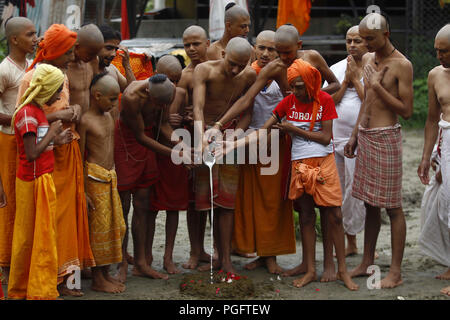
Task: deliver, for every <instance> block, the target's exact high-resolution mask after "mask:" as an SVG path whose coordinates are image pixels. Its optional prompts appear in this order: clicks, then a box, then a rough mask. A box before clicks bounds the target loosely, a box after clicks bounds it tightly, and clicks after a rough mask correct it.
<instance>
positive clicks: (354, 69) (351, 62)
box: [324, 25, 367, 256]
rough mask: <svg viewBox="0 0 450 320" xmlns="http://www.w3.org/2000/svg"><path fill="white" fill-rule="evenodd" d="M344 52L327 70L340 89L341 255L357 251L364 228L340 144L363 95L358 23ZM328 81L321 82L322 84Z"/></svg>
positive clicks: (350, 162) (349, 163)
mask: <svg viewBox="0 0 450 320" xmlns="http://www.w3.org/2000/svg"><path fill="white" fill-rule="evenodd" d="M345 42H346V48H347V53H348V54H349V55H348V56H347V57H346V58H345V59H344V60H341V61H339V62H338V63H336V64H334V65H332V66H331V68H330V69H331V71H333V73H334V75H335V76H336V77H337V79H338V81H339V82H340V84H341V87H340V89H339V90H338V91H337V92H335V93H334V94H332V95H331V96H332V98H333V100H334V103H335V104H336V111H337V113H338V118H337V119H335V120H334V121H333V141H334V147H335V157H336V166H337V169H338V172H339V178H340V181H341V189H342V191H343V192H342V216H343V224H344V231H345V234H346V237H347V248H346V250H345V255H346V256H348V255H353V254H357V253H358V248H357V246H356V234H357V233H359V232H361V231H362V230H363V229H364V219H365V215H366V213H365V208H364V203H363V202H362V201H361V200H359V199H355V198H353V196H352V184H353V175H354V172H355V159H351V158H346V157H345V156H344V146H345V145H346V143H347V141H348V139H349V138H350V136H351V134H352V131H353V128H354V127H355V124H356V120H357V119H358V114H359V110H360V107H361V101H362V100H363V99H364V83H363V80H362V78H363V68H362V57H363V55H364V54H366V52H367V48H366V44H365V42H364V40H363V39H362V38H361V36H360V35H359V27H358V26H357V25H356V26H353V27H351V28H349V29H348V30H347V33H346V36H345ZM327 84H328V83H327V82H325V84H324V86H326V85H327Z"/></svg>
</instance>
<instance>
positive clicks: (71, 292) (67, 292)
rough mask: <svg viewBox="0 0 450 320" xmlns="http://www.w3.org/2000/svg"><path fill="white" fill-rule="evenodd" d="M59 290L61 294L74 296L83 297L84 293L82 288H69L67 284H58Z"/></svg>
mask: <svg viewBox="0 0 450 320" xmlns="http://www.w3.org/2000/svg"><path fill="white" fill-rule="evenodd" d="M58 292H59V295H60V296H72V297H82V296H84V293H83V292H81V290H77V289H69V288H67V287H66V286H65V285H59V286H58Z"/></svg>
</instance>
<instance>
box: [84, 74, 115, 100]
mask: <svg viewBox="0 0 450 320" xmlns="http://www.w3.org/2000/svg"><path fill="white" fill-rule="evenodd" d="M98 77H99V79H98V80H97V81H96V82H95V83H93V84H92V86H91V92H92V93H94V92H96V91H99V92H100V93H101V94H103V95H112V94H119V93H120V86H119V83H118V82H117V80H116V79H114V78H113V77H111V76H110V75H107V74H106V75H104V74H100V75H98ZM93 82H94V80H93Z"/></svg>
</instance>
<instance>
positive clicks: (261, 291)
mask: <svg viewBox="0 0 450 320" xmlns="http://www.w3.org/2000/svg"><path fill="white" fill-rule="evenodd" d="M403 136H404V138H403V200H404V201H403V205H404V210H405V213H406V215H407V217H406V223H407V239H406V248H405V254H404V259H403V281H404V283H403V285H401V286H399V287H397V288H395V289H389V290H377V289H374V290H369V289H368V288H367V278H356V279H355V282H356V283H357V284H358V285H359V286H360V289H359V291H356V292H351V291H349V290H347V289H346V288H345V287H344V286H343V283H342V282H340V281H337V282H333V283H320V282H313V283H311V284H309V285H307V286H306V287H304V288H300V289H299V288H294V287H293V286H292V280H293V279H295V278H294V277H290V278H280V279H281V280H279V279H277V276H276V275H271V274H269V273H268V272H267V270H266V269H264V268H260V269H257V270H254V271H247V270H244V269H243V266H244V265H245V264H246V263H248V262H250V261H251V260H249V259H246V258H242V257H238V256H233V257H232V259H233V262H234V265H235V267H236V269H237V271H238V273H240V274H242V275H245V276H247V277H248V278H249V279H251V280H252V281H253V283H254V285H255V287H256V295H255V296H254V297H252V299H258V300H301V299H309V300H311V299H313V300H316V299H321V300H326V299H344V300H397V299H405V300H412V299H432V300H436V299H444V300H445V299H449V298H448V297H445V296H443V295H442V294H440V293H439V291H440V290H441V289H442V288H443V287H444V286H448V285H450V281H442V280H437V279H435V278H434V277H435V276H436V275H438V274H440V273H442V272H444V271H445V270H446V267H445V266H442V265H439V264H438V263H436V262H435V261H433V260H432V259H431V258H428V257H427V256H425V255H424V254H423V253H422V252H421V250H420V248H419V246H418V243H417V242H418V238H419V233H420V203H421V199H422V194H423V190H424V186H423V185H422V184H421V183H420V181H419V179H418V177H417V173H416V170H417V167H418V165H419V162H420V158H421V154H422V147H423V131H422V130H413V131H412V130H408V131H406V130H405V131H404V133H403ZM387 221H388V219H387ZM164 223H165V212H161V213H160V214H159V216H158V218H157V230H156V235H155V240H154V245H153V249H154V252H153V257H154V262H153V267H154V268H156V269H157V270H159V271H161V272H164V270H163V266H162V258H163V253H164V238H165V236H164ZM357 239H358V247H359V250H360V252H359V254H358V255H355V256H352V257H348V258H347V260H346V261H347V267H348V268H349V269H352V268H353V267H355V266H357V265H358V264H359V262H360V261H361V259H362V248H363V233H361V234H359V235H358V236H357ZM130 240H131V239H130ZM390 241H391V240H390V226H389V224H383V225H382V226H381V232H380V235H379V238H378V243H377V252H378V253H379V256H380V257H379V258H378V259H377V260H375V263H376V264H377V265H378V266H379V267H380V269H381V276H382V277H384V275H386V273H387V272H388V270H389V264H390V260H391V245H390ZM209 246H210V238H209V226H208V227H207V233H206V237H205V248H209ZM189 249H190V248H189V238H188V233H187V227H186V214H185V212H181V213H180V222H179V227H178V233H177V238H176V245H175V251H174V261H175V262H176V264H177V266H178V267H179V268H180V269H181V270H183V272H188V271H186V270H184V269H183V268H182V267H181V264H182V263H184V262H186V261H187V259H188V257H189ZM207 250H208V249H207ZM129 252H130V253H131V252H132V244H131V241H130V244H129ZM322 257H323V249H322V243H321V242H317V249H316V259H317V271H318V275H319V277H320V275H321V273H322V270H323V268H322V262H323V259H322ZM300 259H301V243H300V242H299V241H297V253H296V254H292V255H285V256H280V257H278V262H279V264H280V265H281V266H282V267H283V268H285V269H289V268H292V267H294V266H296V265H298V263H299V262H300ZM131 268H132V266H130V269H129V272H128V280H127V283H126V286H127V288H126V291H125V292H123V293H121V294H103V293H98V292H94V291H92V290H90V280H82V290H83V291H84V293H85V295H84V296H83V297H82V298H76V299H77V300H103V299H118V300H125V299H132V300H141V299H143V300H168V299H169V300H179V299H186V300H198V299H201V298H196V297H193V296H190V295H187V294H183V293H181V292H180V284H181V280H182V279H183V277H184V274H183V273H181V274H177V275H171V276H169V280H154V279H147V278H140V277H134V276H132V275H131ZM193 272H197V271H193ZM4 289H6V287H5V286H4ZM65 299H72V298H67V297H66V298H65Z"/></svg>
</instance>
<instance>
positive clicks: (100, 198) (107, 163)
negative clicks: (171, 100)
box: [80, 73, 125, 293]
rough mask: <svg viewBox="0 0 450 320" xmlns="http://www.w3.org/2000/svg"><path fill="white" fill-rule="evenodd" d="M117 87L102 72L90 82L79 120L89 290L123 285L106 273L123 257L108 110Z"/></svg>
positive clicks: (117, 289)
mask: <svg viewBox="0 0 450 320" xmlns="http://www.w3.org/2000/svg"><path fill="white" fill-rule="evenodd" d="M119 93H120V87H119V84H118V83H117V81H116V80H115V79H114V78H113V77H111V76H109V75H107V73H101V74H98V75H96V76H95V77H94V79H93V80H92V83H91V101H90V108H89V110H88V111H86V113H84V114H83V116H82V118H81V122H80V136H81V138H80V150H81V154H82V155H83V158H84V177H85V180H84V182H85V189H86V199H87V202H88V210H89V240H90V242H91V248H92V253H93V254H94V259H95V265H96V266H95V267H92V286H91V288H92V290H94V291H101V292H107V293H120V292H123V291H124V290H125V285H124V284H122V283H121V282H120V281H118V280H116V279H114V278H113V277H111V276H110V275H109V266H110V265H111V264H115V263H120V262H121V261H122V241H123V238H124V235H125V222H124V220H123V213H122V205H121V202H120V197H119V193H118V191H117V175H116V171H115V170H114V120H113V118H112V116H111V114H110V113H109V112H108V111H110V110H111V109H112V108H114V107H116V105H117V103H118V96H119Z"/></svg>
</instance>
